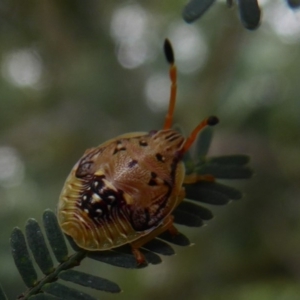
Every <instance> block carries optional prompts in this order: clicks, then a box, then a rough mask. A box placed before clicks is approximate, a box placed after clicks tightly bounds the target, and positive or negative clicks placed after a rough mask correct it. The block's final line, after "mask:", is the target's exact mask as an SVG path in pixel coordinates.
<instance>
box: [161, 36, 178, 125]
mask: <svg viewBox="0 0 300 300" xmlns="http://www.w3.org/2000/svg"><path fill="white" fill-rule="evenodd" d="M164 52H165V56H166V59H167V61H168V63H169V64H170V70H169V75H170V79H171V91H170V100H169V108H168V113H167V115H166V118H165V124H164V127H163V129H170V128H171V126H172V121H173V114H174V109H175V103H176V93H177V68H176V65H175V58H174V52H173V48H172V45H171V43H170V41H169V40H168V39H165V43H164Z"/></svg>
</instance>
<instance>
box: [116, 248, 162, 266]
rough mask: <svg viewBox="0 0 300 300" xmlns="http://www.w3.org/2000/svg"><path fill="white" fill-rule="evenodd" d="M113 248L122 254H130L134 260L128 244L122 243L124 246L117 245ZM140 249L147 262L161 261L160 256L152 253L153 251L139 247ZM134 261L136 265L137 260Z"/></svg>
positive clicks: (155, 262) (155, 263) (156, 262)
mask: <svg viewBox="0 0 300 300" xmlns="http://www.w3.org/2000/svg"><path fill="white" fill-rule="evenodd" d="M114 250H115V251H116V252H119V253H122V254H127V255H132V257H133V258H134V260H136V259H135V257H134V255H133V254H132V249H131V247H130V246H129V245H128V244H127V245H124V246H121V247H118V248H115V249H114ZM140 251H141V252H142V253H143V254H144V256H145V259H146V261H147V263H148V264H152V265H157V264H160V263H161V262H162V260H161V258H160V256H159V255H157V254H155V253H153V252H151V251H148V250H146V249H140ZM135 263H136V265H137V262H135ZM137 267H138V268H141V267H143V266H141V265H139V266H137Z"/></svg>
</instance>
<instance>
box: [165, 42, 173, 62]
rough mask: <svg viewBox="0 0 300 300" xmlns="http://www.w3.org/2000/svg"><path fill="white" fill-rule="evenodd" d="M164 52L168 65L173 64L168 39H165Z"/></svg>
mask: <svg viewBox="0 0 300 300" xmlns="http://www.w3.org/2000/svg"><path fill="white" fill-rule="evenodd" d="M164 52H165V56H166V59H167V61H168V63H169V64H174V61H175V59H174V52H173V48H172V45H171V42H170V41H169V40H168V39H165V43H164Z"/></svg>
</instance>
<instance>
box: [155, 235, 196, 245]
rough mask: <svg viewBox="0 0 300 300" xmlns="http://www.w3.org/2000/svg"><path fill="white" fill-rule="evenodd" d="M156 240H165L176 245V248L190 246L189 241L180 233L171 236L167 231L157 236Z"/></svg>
mask: <svg viewBox="0 0 300 300" xmlns="http://www.w3.org/2000/svg"><path fill="white" fill-rule="evenodd" d="M158 238H160V239H162V240H165V241H167V242H169V243H172V244H175V245H178V246H190V245H191V243H190V241H189V239H188V238H187V237H186V236H185V235H183V234H182V233H178V234H176V235H172V234H171V233H170V232H169V231H165V232H163V233H162V234H160V235H159V236H158Z"/></svg>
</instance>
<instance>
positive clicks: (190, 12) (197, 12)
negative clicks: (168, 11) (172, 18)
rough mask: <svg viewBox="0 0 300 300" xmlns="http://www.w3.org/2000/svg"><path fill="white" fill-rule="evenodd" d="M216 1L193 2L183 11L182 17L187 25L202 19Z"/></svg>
mask: <svg viewBox="0 0 300 300" xmlns="http://www.w3.org/2000/svg"><path fill="white" fill-rule="evenodd" d="M215 1H216V0H191V1H190V2H189V3H188V4H187V5H186V6H185V7H184V9H183V12H182V17H183V19H184V20H185V21H186V22H187V23H192V22H194V21H195V20H197V19H198V18H200V17H201V16H202V15H203V14H204V13H205V12H206V11H207V10H208V9H209V8H210V6H211V5H212V4H214V2H215Z"/></svg>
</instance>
